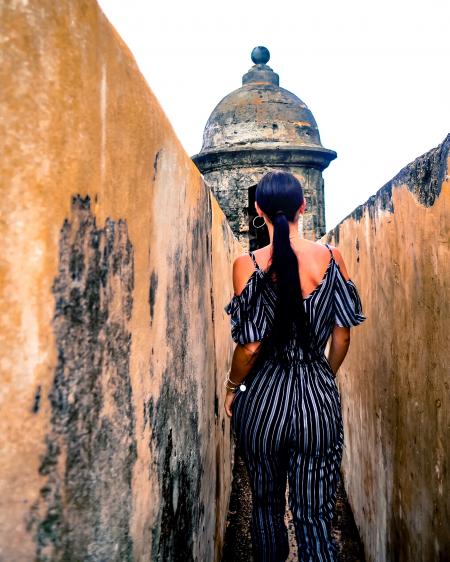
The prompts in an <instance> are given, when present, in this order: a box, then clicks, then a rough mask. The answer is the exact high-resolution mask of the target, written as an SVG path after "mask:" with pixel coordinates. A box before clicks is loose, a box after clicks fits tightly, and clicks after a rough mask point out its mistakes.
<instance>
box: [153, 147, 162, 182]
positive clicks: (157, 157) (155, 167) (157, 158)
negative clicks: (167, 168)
mask: <svg viewBox="0 0 450 562" xmlns="http://www.w3.org/2000/svg"><path fill="white" fill-rule="evenodd" d="M160 156H161V150H158V152H157V153H156V155H155V159H154V160H153V181H155V179H156V174H157V173H158V160H159V157H160Z"/></svg>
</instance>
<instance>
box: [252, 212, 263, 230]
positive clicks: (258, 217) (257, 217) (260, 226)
mask: <svg viewBox="0 0 450 562" xmlns="http://www.w3.org/2000/svg"><path fill="white" fill-rule="evenodd" d="M255 219H262V220H263V223H262V224H260V225H259V226H258V225H256V224H255ZM252 224H253V226H254V228H262V227H263V226H264V225H265V224H266V221H265V220H264V217H260V216H259V215H256V217H253V220H252Z"/></svg>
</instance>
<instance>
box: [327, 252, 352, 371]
mask: <svg viewBox="0 0 450 562" xmlns="http://www.w3.org/2000/svg"><path fill="white" fill-rule="evenodd" d="M331 251H332V252H333V256H334V259H335V260H336V262H337V264H338V266H339V269H340V270H341V273H342V275H343V276H344V279H345V280H346V281H348V279H349V278H350V277H349V274H348V272H347V268H346V267H345V263H344V258H343V257H342V255H341V252H340V251H339V250H338V249H337V248H335V247H334V246H331ZM349 346H350V328H341V327H340V326H335V327H334V328H333V331H332V333H331V343H330V349H329V352H328V363H329V364H330V366H331V369H332V370H333V373H334V374H335V375H336V373H337V372H338V369H339V367H340V366H341V365H342V362H343V361H344V359H345V356H346V355H347V351H348V348H349Z"/></svg>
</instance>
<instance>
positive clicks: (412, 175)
mask: <svg viewBox="0 0 450 562" xmlns="http://www.w3.org/2000/svg"><path fill="white" fill-rule="evenodd" d="M449 152H450V134H449V135H447V137H446V138H445V140H444V141H443V142H442V143H441V144H440V145H439V146H437V147H436V148H433V149H432V150H430V151H429V152H427V153H425V154H423V155H422V156H419V157H418V158H416V159H415V160H414V161H413V162H411V163H410V164H408V165H407V166H405V167H404V168H403V169H402V170H400V172H399V173H398V174H397V175H396V176H395V177H394V178H392V179H391V180H390V181H388V182H387V183H386V184H385V185H383V187H381V188H380V189H379V190H378V191H377V192H376V193H375V195H372V196H371V197H369V199H368V200H367V201H366V202H365V203H363V204H362V205H359V207H356V209H355V210H353V211H352V212H351V213H350V214H349V215H347V216H346V217H345V218H343V219H342V220H341V222H340V223H339V224H342V223H343V222H344V221H346V220H347V219H349V218H352V219H355V220H356V221H360V220H361V219H362V217H363V216H364V214H365V213H366V212H367V213H368V215H369V217H370V218H371V219H373V218H375V214H376V213H377V212H378V209H380V210H382V211H388V212H391V213H393V212H394V202H393V200H392V190H393V188H394V187H397V186H400V185H406V186H407V188H408V189H409V191H411V193H412V194H413V195H414V196H415V197H416V199H417V201H418V202H419V203H420V204H421V205H424V206H425V207H431V206H432V205H434V203H435V201H436V200H437V199H438V197H439V195H440V193H441V188H442V184H443V182H444V180H445V177H446V175H447V160H448V156H449ZM339 224H338V225H337V226H336V227H335V228H334V229H332V230H330V231H329V232H328V234H327V240H328V241H330V240H331V239H333V238H334V240H335V242H336V244H338V243H339Z"/></svg>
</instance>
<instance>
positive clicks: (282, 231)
mask: <svg viewBox="0 0 450 562" xmlns="http://www.w3.org/2000/svg"><path fill="white" fill-rule="evenodd" d="M256 201H257V203H258V205H259V207H260V208H261V209H262V210H263V211H264V212H265V214H266V215H267V216H268V217H269V219H270V221H271V223H272V224H273V240H272V255H271V259H270V265H269V268H268V270H267V274H266V276H265V280H266V282H270V283H272V285H273V288H274V289H275V292H276V293H277V305H276V308H275V316H274V319H273V325H272V329H271V330H270V333H269V334H266V337H265V338H264V339H263V341H262V344H261V349H260V353H259V354H258V356H261V357H265V356H266V354H267V353H269V352H271V353H274V354H275V356H277V357H278V360H280V361H282V359H283V357H282V353H283V349H284V347H285V346H286V344H287V343H288V342H289V340H290V339H291V338H292V337H294V336H295V337H296V340H297V342H298V343H299V345H300V347H301V349H302V351H303V355H304V356H305V355H308V354H309V353H310V352H311V341H312V336H311V329H310V324H309V321H308V317H307V314H306V311H305V308H304V304H303V295H302V288H301V282H300V276H299V270H298V268H299V263H298V259H297V256H296V254H295V252H294V251H293V249H292V247H291V241H290V238H289V221H293V220H294V217H295V213H296V211H297V209H298V208H299V207H300V205H301V204H302V203H303V191H302V188H301V185H300V182H299V181H298V180H297V178H296V177H295V176H293V175H292V174H290V173H289V172H284V171H274V172H268V173H267V174H265V175H264V176H263V178H262V179H261V180H260V182H259V183H258V186H257V189H256ZM273 210H274V211H273Z"/></svg>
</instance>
